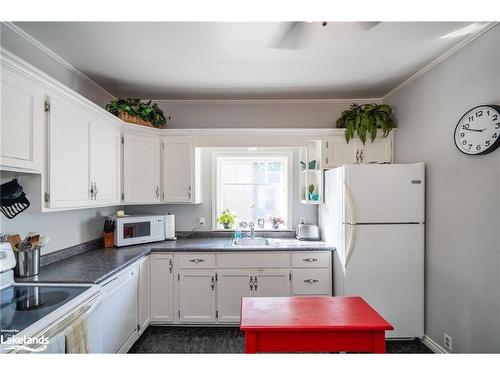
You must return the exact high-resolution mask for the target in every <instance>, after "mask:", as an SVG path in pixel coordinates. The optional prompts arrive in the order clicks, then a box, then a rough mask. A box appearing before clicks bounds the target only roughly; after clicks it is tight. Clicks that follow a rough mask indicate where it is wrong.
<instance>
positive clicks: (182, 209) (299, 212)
mask: <svg viewBox="0 0 500 375" xmlns="http://www.w3.org/2000/svg"><path fill="white" fill-rule="evenodd" d="M215 150H217V148H205V149H203V152H202V163H203V168H202V171H203V203H201V204H198V205H149V206H125V211H126V212H127V213H130V214H146V213H147V214H160V215H165V214H166V213H167V212H171V213H173V214H175V215H176V216H175V220H176V230H182V231H188V230H192V229H193V228H194V226H195V225H196V224H197V223H198V218H199V217H204V218H205V220H206V225H205V227H201V228H200V229H198V230H211V229H212V182H213V181H212V177H213V176H214V175H215V174H214V173H213V171H212V153H213V152H214V151H215ZM219 150H220V149H219ZM280 150H283V151H287V152H290V151H292V152H293V176H292V227H295V226H296V225H297V224H299V221H300V218H301V217H304V218H306V222H308V223H314V224H316V223H317V221H318V210H317V206H309V205H303V204H301V203H300V201H299V191H298V189H299V170H300V169H299V151H298V148H294V149H292V148H287V149H286V148H282V149H280Z"/></svg>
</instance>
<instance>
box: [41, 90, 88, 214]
mask: <svg viewBox="0 0 500 375" xmlns="http://www.w3.org/2000/svg"><path fill="white" fill-rule="evenodd" d="M48 123H49V126H48V133H49V134H48V139H49V142H48V143H49V144H48V158H49V171H48V173H49V186H48V188H49V193H50V200H49V207H77V206H87V205H90V204H91V201H90V179H89V177H90V176H89V174H90V158H89V144H90V143H89V136H90V131H89V127H90V117H89V116H88V115H87V113H86V112H84V111H82V109H81V108H78V107H77V106H75V105H73V104H72V103H69V102H67V101H65V100H63V99H61V98H58V97H55V96H53V97H51V98H50V114H49V122H48Z"/></svg>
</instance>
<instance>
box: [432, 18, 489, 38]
mask: <svg viewBox="0 0 500 375" xmlns="http://www.w3.org/2000/svg"><path fill="white" fill-rule="evenodd" d="M483 27H484V25H483V24H480V23H477V22H474V23H471V24H470V25H467V26H465V27H462V28H461V29H458V30H456V31H453V32H451V33H449V34H446V35H443V36H442V37H440V38H439V39H453V38H458V37H461V36H464V35H469V34H474V33H476V32H477V31H479V30H481V29H482V28H483Z"/></svg>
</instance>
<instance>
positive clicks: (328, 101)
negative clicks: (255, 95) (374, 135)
mask: <svg viewBox="0 0 500 375" xmlns="http://www.w3.org/2000/svg"><path fill="white" fill-rule="evenodd" d="M149 99H151V100H153V101H155V102H164V103H186V104H302V103H304V104H307V103H309V104H311V103H313V104H314V103H325V104H335V103H338V104H351V103H365V102H366V103H368V102H381V101H382V98H357V99H356V98H354V99H352V98H345V99H155V98H148V100H149Z"/></svg>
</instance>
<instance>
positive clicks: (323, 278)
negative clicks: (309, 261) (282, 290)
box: [292, 268, 332, 295]
mask: <svg viewBox="0 0 500 375" xmlns="http://www.w3.org/2000/svg"><path fill="white" fill-rule="evenodd" d="M331 286H332V282H331V269H330V268H319V269H315V268H304V269H294V270H292V293H293V294H294V295H301V294H302V295H311V294H313V295H331V294H332V292H331V290H332V288H331Z"/></svg>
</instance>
